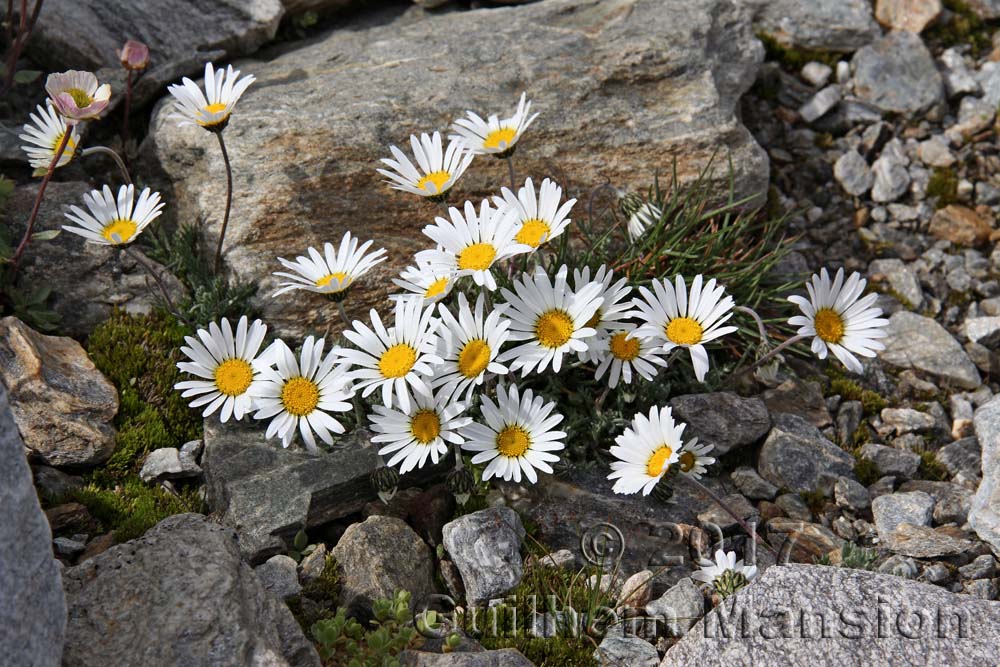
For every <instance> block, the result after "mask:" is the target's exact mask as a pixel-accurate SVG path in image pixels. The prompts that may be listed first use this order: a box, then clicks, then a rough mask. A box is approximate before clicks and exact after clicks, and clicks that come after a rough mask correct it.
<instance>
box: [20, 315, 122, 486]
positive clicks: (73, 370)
mask: <svg viewBox="0 0 1000 667" xmlns="http://www.w3.org/2000/svg"><path fill="white" fill-rule="evenodd" d="M0 360H2V361H3V363H0V384H2V385H3V386H4V387H6V389H7V392H8V393H9V394H10V400H11V404H10V407H11V413H12V414H13V415H14V421H15V422H16V423H17V428H18V430H19V431H20V433H21V437H22V438H23V439H24V445H25V447H27V448H28V449H29V450H31V452H32V454H34V455H35V456H37V457H38V458H39V459H41V460H42V461H43V462H45V463H47V464H49V465H54V466H66V465H68V466H87V465H91V466H92V465H96V464H98V463H101V462H103V461H105V460H107V458H108V457H109V456H111V452H112V451H114V448H115V429H114V426H113V425H112V420H113V419H114V417H115V414H117V412H118V391H117V390H116V389H115V387H114V385H113V384H111V383H110V382H109V381H108V380H107V378H105V377H104V376H103V375H102V374H101V372H100V371H99V370H97V368H96V367H95V366H94V364H93V362H92V361H91V360H90V358H89V357H88V356H87V353H86V352H85V351H84V349H83V347H81V346H80V344H79V343H78V342H76V341H75V340H73V339H72V338H65V337H62V336H45V335H42V334H40V333H38V332H36V331H34V330H33V329H31V328H30V327H29V326H28V325H26V324H24V323H23V322H21V320H19V319H17V318H16V317H13V316H10V317H5V318H3V319H0Z"/></svg>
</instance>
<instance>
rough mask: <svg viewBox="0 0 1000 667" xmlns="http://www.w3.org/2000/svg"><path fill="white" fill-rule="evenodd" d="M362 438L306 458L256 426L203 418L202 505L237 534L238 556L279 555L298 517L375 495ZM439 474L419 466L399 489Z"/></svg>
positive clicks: (325, 513) (325, 516) (371, 451)
mask: <svg viewBox="0 0 1000 667" xmlns="http://www.w3.org/2000/svg"><path fill="white" fill-rule="evenodd" d="M369 437H370V433H368V432H367V431H365V430H364V429H359V430H356V431H355V432H353V433H351V434H350V435H348V436H345V437H344V438H343V439H342V440H341V441H340V442H338V443H337V446H336V447H334V448H333V450H331V451H330V452H327V453H323V454H320V455H314V454H310V453H308V452H306V451H305V450H303V449H299V448H295V447H292V448H289V449H282V447H281V444H280V443H276V442H275V441H273V440H272V441H270V442H268V441H267V440H266V439H265V438H264V429H262V428H260V427H259V426H258V425H257V424H243V423H238V422H232V421H231V422H229V423H227V424H220V423H219V422H218V420H216V419H207V420H205V438H204V440H205V452H204V454H203V455H202V467H203V469H204V480H205V487H206V493H207V501H208V506H209V507H210V508H211V509H212V511H213V512H215V513H217V514H218V515H219V516H220V518H221V520H222V522H223V523H224V524H225V525H228V526H231V527H233V528H235V529H236V531H237V532H238V533H239V535H240V549H242V550H243V555H244V557H245V558H246V559H247V560H249V561H250V562H251V563H253V564H259V563H262V562H264V561H265V560H267V559H268V558H269V557H271V556H273V555H275V554H278V553H283V552H284V551H285V548H286V541H289V540H291V538H293V537H294V536H295V533H297V532H298V531H299V529H301V528H302V527H303V522H305V527H307V528H308V527H312V526H320V525H323V524H325V523H329V522H330V521H333V520H336V519H340V518H343V517H346V516H349V515H351V514H354V513H355V512H358V511H360V510H361V509H362V508H363V507H364V506H365V504H366V503H368V502H370V501H372V500H375V498H376V497H377V495H376V492H375V489H374V488H373V487H372V485H371V482H370V481H369V474H370V473H371V471H372V470H374V469H375V467H376V466H377V465H378V455H377V448H376V447H374V446H372V444H371V442H370V441H369ZM442 474H443V467H441V466H425V467H423V468H420V469H419V470H414V471H413V472H411V473H409V474H406V475H403V476H401V477H400V486H401V487H409V486H413V485H420V484H424V483H426V482H429V481H430V480H432V479H434V478H435V476H440V475H442Z"/></svg>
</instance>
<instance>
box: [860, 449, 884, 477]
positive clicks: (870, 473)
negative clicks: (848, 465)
mask: <svg viewBox="0 0 1000 667" xmlns="http://www.w3.org/2000/svg"><path fill="white" fill-rule="evenodd" d="M854 459H855V463H854V475H855V477H857V478H858V481H859V482H861V483H862V484H863V485H864V486H871V485H872V484H874V483H875V482H877V481H878V479H879V477H880V476H881V474H880V473H879V471H878V466H877V465H875V462H874V461H872V460H871V459H866V458H862V457H861V451H860V450H856V451H855V452H854Z"/></svg>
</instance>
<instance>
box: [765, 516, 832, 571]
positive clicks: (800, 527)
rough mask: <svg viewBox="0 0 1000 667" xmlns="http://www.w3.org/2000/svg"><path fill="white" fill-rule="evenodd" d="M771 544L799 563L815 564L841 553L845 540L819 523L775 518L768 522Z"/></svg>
mask: <svg viewBox="0 0 1000 667" xmlns="http://www.w3.org/2000/svg"><path fill="white" fill-rule="evenodd" d="M767 534H768V539H769V540H770V541H771V544H774V545H779V546H778V551H779V552H780V553H782V554H787V556H788V558H789V559H790V560H791V561H793V562H797V563H815V562H816V560H817V559H818V558H821V557H822V556H826V555H828V554H830V552H833V551H837V552H839V551H840V549H841V547H843V546H844V540H842V539H841V538H839V537H837V536H836V535H835V534H834V533H833V531H831V530H830V529H829V528H827V527H826V526H824V525H823V524H819V523H809V522H808V521H797V520H795V519H786V518H783V517H775V518H774V519H771V520H770V521H768V522H767Z"/></svg>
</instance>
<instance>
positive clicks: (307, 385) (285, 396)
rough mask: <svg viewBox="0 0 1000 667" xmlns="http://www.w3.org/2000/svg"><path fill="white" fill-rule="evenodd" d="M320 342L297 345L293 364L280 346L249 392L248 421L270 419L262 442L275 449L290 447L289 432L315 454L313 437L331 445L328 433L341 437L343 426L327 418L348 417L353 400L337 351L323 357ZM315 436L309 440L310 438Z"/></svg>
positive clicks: (322, 342)
mask: <svg viewBox="0 0 1000 667" xmlns="http://www.w3.org/2000/svg"><path fill="white" fill-rule="evenodd" d="M325 344H326V341H325V340H324V339H322V338H320V339H319V340H316V339H315V338H314V337H313V336H309V337H308V338H306V340H305V342H303V343H302V352H301V353H300V355H299V359H296V358H295V354H294V353H293V352H292V350H291V349H289V347H288V345H286V344H285V342H284V341H282V340H280V339H279V340H277V341H275V344H274V346H273V347H272V348H271V350H270V354H269V355H268V356H269V359H268V362H269V364H270V365H268V366H266V367H264V368H262V369H261V373H260V377H259V378H258V379H256V380H255V381H254V383H253V386H252V387H251V388H250V393H251V394H252V395H253V397H254V408H255V409H256V410H257V412H255V413H254V415H253V418H254V419H270V420H271V422H270V423H269V424H268V425H267V432H266V433H265V437H267V438H272V437H274V436H275V435H277V436H278V437H279V438H281V446H282V447H288V446H289V445H290V444H292V439H293V438H294V437H295V431H296V430H298V431H299V433H300V434H301V435H302V440H303V441H304V442H305V444H306V448H307V449H309V450H310V451H315V450H316V449H317V447H316V437H315V435H318V436H319V437H320V439H321V440H322V441H323V442H325V443H326V444H328V445H329V444H333V436H332V435H331V432H332V433H343V432H344V426H343V424H341V423H340V422H339V421H337V420H336V419H334V418H333V417H331V416H330V414H329V413H331V412H348V411H349V410H351V409H352V408H353V406H352V405H351V403H350V402H349V401H350V400H351V398H352V397H353V396H354V391H353V389H351V387H350V383H349V382H348V379H347V369H348V366H347V365H346V364H337V363H336V362H337V358H338V351H339V350H338V348H337V347H336V346H334V347H333V349H331V350H330V351H329V352H328V353H327V355H326V356H325V357H324V356H323V346H324V345H325ZM314 433H315V435H313V434H314Z"/></svg>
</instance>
